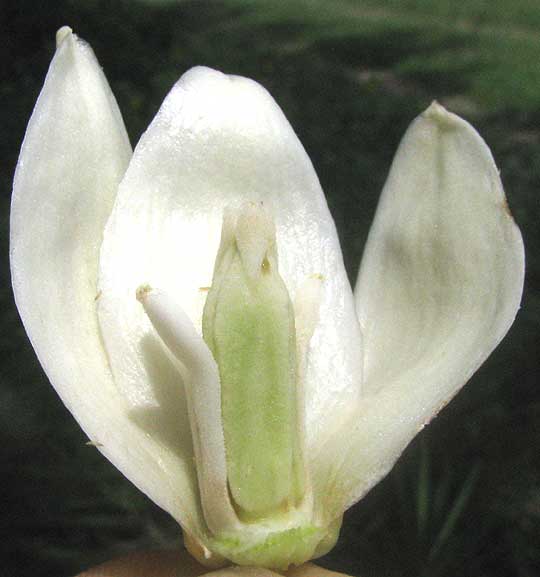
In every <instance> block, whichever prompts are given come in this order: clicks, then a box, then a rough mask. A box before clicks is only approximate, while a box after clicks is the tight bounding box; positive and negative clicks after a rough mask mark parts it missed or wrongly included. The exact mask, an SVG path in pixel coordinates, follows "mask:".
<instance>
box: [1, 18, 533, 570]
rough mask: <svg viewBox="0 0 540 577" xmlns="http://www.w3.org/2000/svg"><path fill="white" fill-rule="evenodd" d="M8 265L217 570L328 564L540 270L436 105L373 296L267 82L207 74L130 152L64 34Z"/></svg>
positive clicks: (58, 352) (29, 322)
mask: <svg viewBox="0 0 540 577" xmlns="http://www.w3.org/2000/svg"><path fill="white" fill-rule="evenodd" d="M222 222H224V224H223V231H222ZM220 236H221V238H222V240H221V248H220V250H219V255H218V247H220ZM11 265H12V275H13V287H14V292H15V297H16V301H17V306H18V308H19V311H20V314H21V317H22V319H23V322H24V325H25V327H26V330H27V332H28V335H29V337H30V339H31V341H32V344H33V346H34V348H35V350H36V353H37V355H38V357H39V360H40V362H41V364H42V365H43V367H44V369H45V371H46V373H47V375H48V377H49V379H50V380H51V382H52V384H53V386H54V387H55V388H56V390H57V391H58V393H59V395H60V396H61V397H62V399H63V401H64V402H65V404H66V405H67V407H68V409H69V410H70V411H71V412H72V413H73V414H74V416H75V417H76V419H77V420H78V421H79V423H80V425H81V427H82V428H83V429H84V430H85V432H86V433H87V435H88V436H89V438H90V439H91V440H92V441H95V442H96V443H98V444H99V449H100V450H101V451H102V452H103V454H104V455H105V456H106V457H107V458H108V459H110V460H111V462H112V463H114V464H115V465H116V466H117V467H118V468H119V469H120V470H121V471H122V472H123V473H124V474H125V475H126V477H128V478H129V479H130V480H131V481H132V482H133V483H135V484H136V485H137V486H138V487H139V488H140V489H141V490H142V491H144V492H145V493H146V494H148V495H149V496H150V498H152V499H153V500H154V501H155V502H156V503H157V504H158V505H160V506H161V507H163V508H164V509H165V510H166V511H168V512H169V513H170V514H171V515H172V516H173V517H174V518H175V519H176V520H177V521H178V522H179V523H180V525H181V526H182V527H183V529H184V531H185V533H186V535H187V537H188V544H189V546H190V548H191V550H192V551H193V552H194V553H195V554H198V555H199V558H201V559H203V560H206V561H207V562H208V563H213V562H215V561H216V560H220V559H221V558H223V557H224V558H226V559H229V560H232V561H234V562H236V563H239V564H256V565H260V566H267V567H278V568H279V567H286V566H287V565H288V564H289V563H302V562H304V561H305V560H307V559H310V558H313V557H315V556H318V555H320V554H322V553H324V552H325V551H327V550H328V549H329V548H330V547H331V546H332V544H333V543H334V541H335V539H336V537H337V532H338V530H339V526H340V522H341V517H342V515H343V513H344V511H345V510H346V509H347V508H348V507H350V506H351V505H352V504H353V503H355V502H356V501H358V500H359V499H360V498H361V497H362V496H363V495H364V494H365V493H366V491H368V490H369V488H370V487H372V486H373V485H374V484H375V483H376V482H377V481H378V480H379V479H381V477H383V476H384V475H385V474H386V473H387V472H388V471H389V469H390V468H391V467H392V465H393V463H394V462H395V461H396V459H397V458H398V456H399V455H400V453H401V452H402V451H403V449H404V448H405V447H406V445H407V444H408V443H409V441H410V440H411V439H412V438H413V437H414V435H415V434H416V433H417V432H418V431H419V430H420V429H422V427H423V426H424V425H425V424H426V423H427V422H428V421H429V420H430V419H431V418H432V417H433V416H434V415H435V414H436V413H437V412H438V411H439V410H440V409H441V407H443V406H444V405H445V403H447V402H448V400H449V399H450V398H451V397H452V396H453V395H454V394H455V393H456V392H457V391H458V390H459V388H460V387H461V386H462V385H463V384H464V383H465V382H466V381H467V379H468V378H469V377H470V376H471V375H472V373H473V372H474V371H475V370H476V369H477V368H478V367H479V365H480V364H481V363H482V362H483V361H484V360H485V359H486V357H487V356H488V355H489V353H490V352H491V351H492V350H493V348H494V347H495V346H496V345H497V343H498V342H499V341H500V340H501V338H502V337H503V336H504V334H505V333H506V331H507V330H508V328H509V327H510V325H511V323H512V321H513V319H514V316H515V314H516V311H517V309H518V306H519V302H520V297H521V291H522V284H523V269H524V257H523V245H522V240H521V236H520V233H519V230H518V229H517V227H516V225H515V223H514V222H513V220H512V217H511V215H510V213H509V211H508V207H507V205H506V201H505V197H504V193H503V190H502V186H501V183H500V180H499V175H498V172H497V169H496V167H495V165H494V162H493V159H492V157H491V154H490V152H489V150H488V148H487V146H486V145H485V143H484V142H483V141H482V139H481V138H480V137H479V136H478V134H477V133H476V132H475V131H474V129H473V128H472V127H471V126H470V125H469V124H467V123H466V122H465V121H463V120H461V119H460V118H458V117H457V116H455V115H453V114H450V113H448V112H446V111H445V110H444V109H443V108H442V107H441V106H439V105H437V104H433V105H432V106H431V107H430V108H429V109H428V110H427V111H426V112H424V114H422V115H421V116H420V117H419V118H418V119H416V120H415V121H414V122H413V124H412V125H411V127H410V128H409V130H408V131H407V133H406V135H405V137H404V139H403V142H402V144H401V145H400V147H399V150H398V152H397V155H396V158H395V160H394V163H393V165H392V168H391V170H390V174H389V177H388V181H387V183H386V185H385V188H384V191H383V193H382V196H381V201H380V204H379V208H378V211H377V214H376V217H375V221H374V223H373V226H372V229H371V232H370V235H369V239H368V242H367V246H366V248H365V253H364V257H363V260H362V264H361V267H360V272H359V275H358V280H357V283H356V288H355V291H354V294H353V292H352V290H351V288H350V285H349V282H348V280H347V276H346V273H345V270H344V267H343V261H342V255H341V251H340V247H339V244H338V239H337V235H336V231H335V227H334V223H333V221H332V218H331V216H330V213H329V211H328V207H327V205H326V201H325V199H324V196H323V193H322V191H321V188H320V185H319V182H318V180H317V176H316V175H315V172H314V170H313V167H312V165H311V163H310V161H309V158H308V157H307V155H306V153H305V151H304V149H303V148H302V146H301V144H300V142H299V141H298V139H297V137H296V136H295V134H294V132H293V130H292V129H291V127H290V126H289V124H288V122H287V120H286V119H285V117H284V116H283V113H282V112H281V110H280V109H279V107H278V106H277V105H276V103H275V102H274V101H273V100H272V98H271V97H270V95H269V94H268V93H267V92H266V91H265V90H264V89H263V88H262V87H261V86H259V85H258V84H256V83H255V82H253V81H251V80H247V79H244V78H239V77H228V76H225V75H223V74H221V73H219V72H215V71H213V70H209V69H207V68H194V69H193V70H190V71H189V72H187V73H186V74H185V75H184V76H183V77H182V78H181V79H180V80H179V82H178V83H177V84H176V85H175V86H174V87H173V89H172V90H171V92H170V93H169V95H168V96H167V98H166V99H165V101H164V103H163V105H162V107H161V109H160V110H159V112H158V114H157V115H156V118H155V119H154V121H153V122H152V124H151V125H150V126H149V128H148V130H147V131H146V132H145V134H144V135H143V136H142V138H141V140H140V142H139V144H138V145H137V147H136V149H135V151H134V153H133V155H132V153H131V148H130V145H129V142H128V138H127V135H126V132H125V129H124V125H123V122H122V118H121V116H120V113H119V111H118V108H117V105H116V102H115V100H114V97H113V95H112V94H111V92H110V89H109V87H108V85H107V81H106V79H105V77H104V75H103V74H102V72H101V70H100V68H99V66H98V64H97V62H96V60H95V58H94V55H93V53H92V51H91V49H90V48H89V47H88V46H87V45H86V44H84V43H83V42H82V41H80V40H79V39H77V37H76V36H74V35H73V34H72V33H71V30H69V29H68V28H63V29H62V30H60V31H59V33H58V47H57V52H56V55H55V57H54V59H53V62H52V64H51V67H50V69H49V73H48V75H47V78H46V81H45V85H44V87H43V90H42V92H41V95H40V97H39V100H38V102H37V105H36V108H35V110H34V113H33V115H32V118H31V120H30V123H29V126H28V129H27V133H26V137H25V140H24V144H23V147H22V151H21V155H20V159H19V163H18V166H17V172H16V175H15V184H14V190H13V204H12V214H11ZM214 268H215V274H214V278H213V279H212V277H213V271H214ZM261 271H262V272H261ZM210 286H212V288H211V289H210V291H209V292H208V290H207V289H208V287H210ZM149 287H153V288H149ZM137 290H138V293H137V294H138V297H139V300H140V301H141V302H142V304H143V305H144V306H141V302H138V300H137V299H136V292H137ZM207 295H208V302H207V304H206V309H205V311H204V323H205V335H204V338H205V340H203V338H202V336H201V335H202V323H203V309H204V307H205V302H206V301H207ZM253 295H255V296H253ZM246 319H247V320H246ZM205 341H206V343H208V346H207V344H206V343H205ZM211 351H212V352H211ZM216 361H217V363H216ZM220 381H221V389H220ZM244 387H245V388H244ZM225 448H226V449H227V450H225Z"/></svg>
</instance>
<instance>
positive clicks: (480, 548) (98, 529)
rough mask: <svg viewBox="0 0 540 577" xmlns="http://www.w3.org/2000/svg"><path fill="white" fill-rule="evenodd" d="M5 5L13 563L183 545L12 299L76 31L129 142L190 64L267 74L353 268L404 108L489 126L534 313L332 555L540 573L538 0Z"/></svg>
mask: <svg viewBox="0 0 540 577" xmlns="http://www.w3.org/2000/svg"><path fill="white" fill-rule="evenodd" d="M0 19H1V20H0V23H1V24H0V25H1V27H2V28H1V29H0V38H1V40H0V42H2V43H3V47H2V51H1V54H2V67H1V68H0V75H1V76H0V127H1V132H0V134H1V138H0V159H1V170H0V187H1V196H0V199H1V200H0V203H1V204H0V219H1V221H0V242H1V245H2V252H1V254H2V259H3V260H2V263H1V271H2V283H1V285H0V310H1V314H2V324H1V331H0V347H1V359H2V360H1V368H0V435H1V440H2V449H1V450H2V460H1V463H2V468H3V469H2V489H3V492H4V498H3V503H4V504H3V507H2V515H1V516H0V523H1V524H2V529H3V531H2V535H3V538H2V541H1V544H0V548H1V549H2V554H1V555H0V557H1V558H2V560H3V562H2V565H1V567H0V574H2V575H4V574H5V575H31V574H32V575H35V574H39V575H43V576H49V575H50V576H60V577H61V576H63V575H70V574H73V573H74V572H76V571H77V570H79V569H80V568H82V567H84V566H87V565H89V564H91V563H95V562H98V561H100V560H103V559H106V558H108V557H111V556H113V555H115V554H118V553H119V552H121V551H125V550H127V549H134V548H140V547H147V546H160V545H163V544H169V545H173V546H174V545H175V544H178V543H179V535H178V530H177V528H176V527H175V524H174V523H173V522H172V521H171V520H170V519H168V517H167V516H166V515H165V514H164V513H162V512H161V511H159V510H157V508H156V507H155V506H154V505H153V504H152V503H150V502H149V501H148V500H147V499H146V498H145V497H144V496H142V495H140V494H139V493H138V492H137V490H135V489H134V488H133V487H132V486H131V485H130V484H129V483H128V482H127V481H125V480H124V479H123V478H122V477H121V475H120V474H118V473H117V472H116V471H115V470H114V469H113V468H112V467H111V466H110V465H109V464H108V463H107V462H105V461H104V459H103V458H101V457H100V455H99V454H98V453H97V451H96V450H95V449H94V448H93V447H89V446H86V445H85V442H86V439H85V437H84V435H83V434H82V432H81V431H80V430H79V429H78V427H77V425H76V423H75V422H74V421H73V419H72V418H71V416H70V415H69V414H68V412H67V411H66V410H65V409H64V408H63V406H62V405H61V403H60V402H59V400H58V399H57V397H56V395H55V394H54V392H53V390H52V388H51V387H50V386H49V385H48V383H47V380H46V378H45V377H44V375H43V373H42V371H41V369H40V367H39V364H38V362H37V360H36V359H35V356H34V353H33V351H32V349H31V347H30V345H29V343H28V341H27V339H26V336H25V334H24V331H23V329H22V327H21V325H20V322H19V320H18V316H17V313H16V311H15V308H14V305H13V302H12V295H11V291H10V287H9V273H8V262H7V230H8V213H9V195H10V189H11V179H12V175H13V170H14V167H15V163H16V158H17V154H18V150H19V147H20V143H21V141H22V138H23V135H24V129H25V126H26V122H27V120H28V118H29V116H30V113H31V111H32V107H33V105H34V102H35V99H36V97H37V95H38V93H39V90H40V88H41V84H42V82H43V79H44V76H45V73H46V69H47V66H48V63H49V61H50V58H51V56H52V53H53V50H54V33H55V31H56V29H57V28H58V27H60V26H61V25H63V24H69V25H71V26H72V27H73V29H74V30H75V31H76V32H77V33H78V34H79V35H80V36H81V37H82V38H85V39H87V40H88V41H90V42H91V44H92V46H93V48H94V50H95V52H96V53H97V56H98V58H99V60H100V62H101V64H102V66H103V67H104V69H105V72H106V74H107V77H108V78H109V80H110V83H111V85H112V88H113V90H114V92H115V94H116V96H117V98H118V101H119V104H120V107H121V109H122V112H123V114H124V118H125V121H126V124H127V126H128V130H129V132H130V135H131V138H132V141H133V142H134V143H135V142H136V140H137V139H138V137H139V135H140V134H141V132H142V131H143V130H144V128H145V126H146V125H147V124H148V122H149V121H150V119H151V117H152V115H153V114H154V113H155V111H156V110H157V108H158V106H159V104H160V102H161V100H162V99H163V97H164V96H165V94H166V92H167V91H168V89H169V88H170V86H171V85H172V84H173V82H175V81H176V79H177V78H178V77H179V76H180V75H181V74H182V73H183V72H184V71H185V70H186V69H188V68H189V67H191V66H193V65H196V64H206V65H209V66H212V67H216V68H219V69H222V70H224V71H225V72H229V73H235V74H242V75H246V76H251V77H253V78H255V79H256V80H258V81H259V82H262V83H263V84H264V85H265V86H266V87H267V88H268V89H269V90H270V91H271V92H272V94H273V95H274V97H275V98H276V100H277V101H278V102H279V103H280V105H281V106H282V108H283V109H284V111H285V113H286V115H287V116H288V118H289V119H290V121H291V123H292V124H293V126H294V128H295V129H296V131H297V132H298V134H299V136H300V138H301V140H302V142H303V143H304V145H305V147H306V148H307V150H308V152H309V154H310V155H311V158H312V160H313V163H314V165H315V167H316V169H317V171H318V174H319V176H320V178H321V181H322V184H323V188H324V189H325V191H326V193H327V195H328V201H329V204H330V208H331V210H332V213H333V215H334V218H335V220H336V223H337V226H338V229H339V233H340V236H341V240H342V244H343V248H344V253H345V259H346V265H347V267H348V270H349V273H350V275H351V279H354V277H355V274H356V269H357V267H358V263H359V261H360V257H361V251H362V247H363V244H364V241H365V237H366V234H367V231H368V227H369V224H370V221H371V218H372V216H373V212H374V210H375V206H376V202H377V198H378V195H379V192H380V189H381V186H382V184H383V182H384V179H385V176H386V173H387V170H388V167H389V164H390V161H391V158H392V155H393V153H394V151H395V148H396V146H397V144H398V142H399V139H400V137H401V136H402V134H403V132H404V130H405V128H406V126H407V125H408V123H409V122H410V121H411V120H412V118H413V117H414V116H415V115H416V114H418V113H419V112H420V111H421V110H422V109H423V108H425V107H426V106H427V105H428V104H429V102H430V101H431V100H432V99H434V98H437V99H439V100H440V101H441V102H442V103H443V104H445V105H446V106H448V107H449V108H450V109H451V110H453V111H455V112H457V113H459V114H461V115H463V116H465V117H466V118H467V119H468V120H470V121H471V122H473V123H474V124H475V126H476V127H477V128H478V129H479V131H480V132H481V133H482V135H483V136H484V137H485V139H486V140H487V142H488V144H489V145H490V146H491V148H492V150H493V153H494V156H495V158H496V160H497V163H498V165H499V167H500V169H501V173H502V178H503V182H504V183H505V187H506V190H507V193H508V197H509V203H510V206H511V208H512V210H513V213H514V216H515V218H516V220H517V222H518V224H519V225H520V227H521V228H522V231H523V233H524V237H525V244H526V250H527V281H526V291H525V297H524V303H523V308H522V310H521V312H520V314H519V318H518V321H517V322H516V324H515V326H514V327H513V328H512V330H511V332H510V334H509V336H508V337H507V339H506V340H505V341H504V342H503V344H502V345H501V346H500V347H499V349H498V350H497V351H496V352H495V354H494V355H493V357H492V358H491V359H490V360H489V362H488V363H487V364H486V365H485V366H484V367H483V368H482V369H481V370H480V372H479V373H478V374H477V375H476V376H475V377H474V378H473V379H472V381H471V382H470V384H469V385H468V386H467V387H466V388H465V389H464V390H463V392H462V393H461V394H460V395H459V396H458V398H457V399H456V400H455V401H454V402H452V403H451V404H450V405H449V406H448V407H447V408H446V409H445V410H444V411H443V412H442V413H441V415H440V416H439V418H438V419H436V420H435V421H434V422H433V424H432V425H430V426H429V427H428V428H427V429H426V430H425V431H424V432H423V433H422V435H421V436H420V438H419V439H418V440H417V441H416V442H415V443H413V445H412V446H411V447H410V448H409V449H408V450H407V451H406V453H405V455H404V456H403V458H402V459H401V461H400V462H399V463H398V465H397V466H396V468H395V469H394V471H393V472H392V473H391V474H390V475H389V477H388V478H387V479H385V480H384V481H383V482H382V483H380V485H379V486H377V487H376V488H375V489H374V490H373V491H372V492H371V493H370V494H369V495H368V496H367V498H366V499H364V501H362V502H361V503H360V504H359V505H357V506H356V507H355V508H353V510H352V511H350V512H349V513H348V514H347V516H346V522H345V525H344V529H343V532H342V536H341V539H340V541H339V543H338V546H337V547H336V549H335V550H334V551H333V552H332V553H330V555H328V556H327V557H326V558H325V559H324V560H323V564H326V565H327V566H329V567H331V568H335V569H337V570H341V571H346V572H350V573H351V574H358V575H366V576H367V575H374V576H383V575H384V576H394V575H395V576H400V577H402V576H404V575H406V576H408V575H411V576H421V575H426V576H428V575H429V576H430V577H438V576H451V575H452V576H453V575H456V574H460V575H475V576H477V577H478V576H487V575H490V576H491V575H494V576H501V575H513V576H517V577H528V576H533V575H537V574H539V572H540V451H539V448H540V425H539V423H540V390H539V388H538V385H537V381H538V374H537V371H538V351H539V350H540V291H539V288H540V227H539V225H538V223H539V222H540V214H539V213H540V203H539V200H538V190H539V189H540V64H539V63H540V5H538V4H537V3H534V2H530V1H529V0H514V2H512V3H510V2H507V1H506V0H491V2H486V1H484V0H468V1H467V0H463V1H460V2H457V1H454V2H452V1H450V0H365V1H356V2H355V1H352V0H351V1H349V2H347V1H345V0H337V1H331V0H326V1H324V0H311V1H308V0H299V1H294V2H284V1H282V0H269V1H264V2H263V1H255V0H251V1H249V0H224V1H222V2H213V1H199V2H185V1H184V2H180V1H170V0H169V1H167V2H157V1H154V2H150V1H147V2H142V1H141V2H136V1H132V2H120V1H111V0H109V1H108V2H105V1H101V0H87V1H84V2H76V1H73V0H71V1H70V0H56V1H55V2H45V1H38V2H36V1H33V0H4V1H3V3H2V5H1V7H0ZM74 322H76V319H74ZM389 354H392V353H391V351H389ZM96 386H99V383H96Z"/></svg>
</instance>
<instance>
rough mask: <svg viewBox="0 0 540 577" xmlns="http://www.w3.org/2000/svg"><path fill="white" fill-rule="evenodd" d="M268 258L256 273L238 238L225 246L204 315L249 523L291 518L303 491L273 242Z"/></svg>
mask: <svg viewBox="0 0 540 577" xmlns="http://www.w3.org/2000/svg"><path fill="white" fill-rule="evenodd" d="M241 217H242V215H240V216H239V218H241ZM255 228H256V227H255ZM254 234H255V235H256V234H257V230H255V231H254ZM262 254H263V257H262V259H261V261H260V267H257V270H256V271H255V273H254V272H253V268H251V269H249V268H248V267H246V266H245V260H243V258H242V257H243V256H244V257H245V255H243V253H242V252H241V251H240V250H239V248H238V245H237V241H236V238H235V236H234V235H231V236H229V237H228V238H227V244H226V245H225V246H223V241H222V247H221V249H220V253H219V255H220V256H219V257H218V260H217V261H216V267H215V271H214V281H213V284H212V287H211V289H210V292H209V294H208V298H207V302H206V306H205V309H204V315H203V336H204V339H205V341H206V343H207V344H208V346H209V348H210V349H211V351H212V353H213V355H214V358H215V360H216V362H217V364H218V367H219V374H220V381H221V412H222V421H223V433H224V439H225V450H226V461H227V475H228V483H229V490H230V494H231V497H232V501H233V504H234V507H235V509H236V511H237V514H238V516H239V518H240V519H242V520H244V521H246V522H253V521H257V520H260V519H269V518H272V517H276V516H282V515H283V514H286V513H287V511H289V510H291V509H293V508H294V507H295V506H296V505H297V504H298V503H299V501H300V500H301V497H302V493H303V487H302V485H303V481H302V466H301V452H300V447H299V441H298V437H299V435H298V423H297V396H296V369H295V367H296V360H295V328H294V314H293V310H292V305H291V302H290V299H289V295H288V292H287V289H286V287H285V285H284V283H283V280H282V279H281V277H280V275H279V273H278V270H277V255H275V248H274V246H273V244H271V245H270V246H269V247H268V251H263V253H262Z"/></svg>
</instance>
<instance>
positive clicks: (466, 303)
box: [326, 103, 524, 511]
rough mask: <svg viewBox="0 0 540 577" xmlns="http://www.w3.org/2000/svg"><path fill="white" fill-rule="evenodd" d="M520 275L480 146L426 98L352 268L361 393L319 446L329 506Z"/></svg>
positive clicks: (481, 354) (425, 398)
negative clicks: (340, 426)
mask: <svg viewBox="0 0 540 577" xmlns="http://www.w3.org/2000/svg"><path fill="white" fill-rule="evenodd" d="M523 276H524V253H523V243H522V239H521V235H520V232H519V230H518V228H517V226H516V225H515V223H514V221H513V219H512V217H511V215H510V213H509V210H508V206H507V204H506V200H505V196H504V192H503V189H502V185H501V182H500V179H499V174H498V171H497V168H496V167H495V164H494V162H493V159H492V156H491V153H490V151H489V149H488V147H487V146H486V144H485V143H484V141H483V140H482V139H481V138H480V136H479V135H478V134H477V133H476V131H475V130H474V129H473V128H472V127H471V126H470V125H469V124H467V123H466V122H465V121H463V120H462V119H460V118H459V117H457V116H455V115H453V114H450V113H448V112H446V110H444V109H443V108H442V107H441V106H439V105H438V104H436V103H435V104H433V105H432V106H431V107H430V108H429V109H428V110H427V111H426V112H425V113H424V114H423V115H421V116H420V117H419V118H418V119H417V120H416V121H415V122H414V123H413V124H412V125H411V127H410V128H409V130H408V132H407V134H406V135H405V137H404V139H403V142H402V143H401V145H400V147H399V150H398V152H397V155H396V158H395V160H394V163H393V165H392V169H391V171H390V174H389V177H388V181H387V183H386V185H385V188H384V191H383V193H382V197H381V200H380V204H379V208H378V211H377V214H376V217H375V221H374V224H373V227H372V230H371V232H370V235H369V238H368V242H367V246H366V249H365V254H364V258H363V261H362V265H361V268H360V273H359V277H358V283H357V286H356V291H355V297H356V301H357V307H358V315H359V319H360V323H361V326H362V330H363V335H364V347H365V348H364V351H365V357H364V359H365V373H364V374H365V383H364V389H363V396H364V398H363V399H362V402H361V409H360V411H359V414H358V415H357V416H356V418H355V419H354V421H352V422H350V423H348V424H347V425H346V427H344V431H343V437H342V439H341V441H342V442H341V443H339V442H336V446H331V445H329V446H328V447H327V448H326V451H328V452H327V457H328V459H329V460H330V462H331V463H332V465H330V468H332V469H333V470H335V471H338V470H339V471H338V472H337V473H335V474H336V477H335V478H334V480H333V485H332V487H333V488H332V492H333V494H336V495H339V494H343V497H344V498H343V499H342V500H341V502H340V503H338V501H339V499H334V501H335V503H334V506H335V507H336V508H337V510H338V511H339V510H342V509H343V508H345V507H347V506H349V505H350V504H352V503H353V502H355V501H356V500H358V499H359V498H360V497H361V496H362V495H363V494H364V493H365V492H366V491H367V490H368V489H369V488H370V487H371V486H372V485H373V484H374V483H375V482H376V481H377V480H378V479H379V478H380V477H382V476H383V475H384V474H386V472H387V471H388V470H389V469H390V467H391V466H392V464H393V463H394V462H395V460H396V459H397V457H398V456H399V454H400V453H401V451H402V450H403V449H404V448H405V446H406V445H407V444H408V442H409V441H410V440H411V439H412V438H413V436H414V435H415V434H416V433H417V432H418V431H419V430H420V429H421V428H422V427H423V426H424V425H425V424H426V423H427V422H428V421H429V420H430V419H431V418H432V417H433V416H434V415H436V413H437V412H438V411H439V410H440V409H441V408H442V407H443V406H444V405H445V404H446V403H447V402H448V401H449V400H450V398H451V397H452V396H453V395H455V393H456V392H457V391H458V390H459V389H460V388H461V387H462V386H463V384H465V382H466V381H467V380H468V379H469V378H470V376H471V375H472V374H473V373H474V371H476V369H477V368H478V367H479V366H480V364H481V363H482V362H483V361H484V360H485V359H486V357H487V356H488V355H489V354H490V352H491V351H492V350H493V349H494V348H495V346H496V345H497V344H498V343H499V341H500V340H501V339H502V337H503V336H504V335H505V334H506V332H507V331H508V329H509V327H510V325H511V324H512V322H513V320H514V317H515V315H516V312H517V310H518V307H519V303H520V299H521V292H522V287H523ZM336 447H338V448H336ZM327 491H328V488H327Z"/></svg>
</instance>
